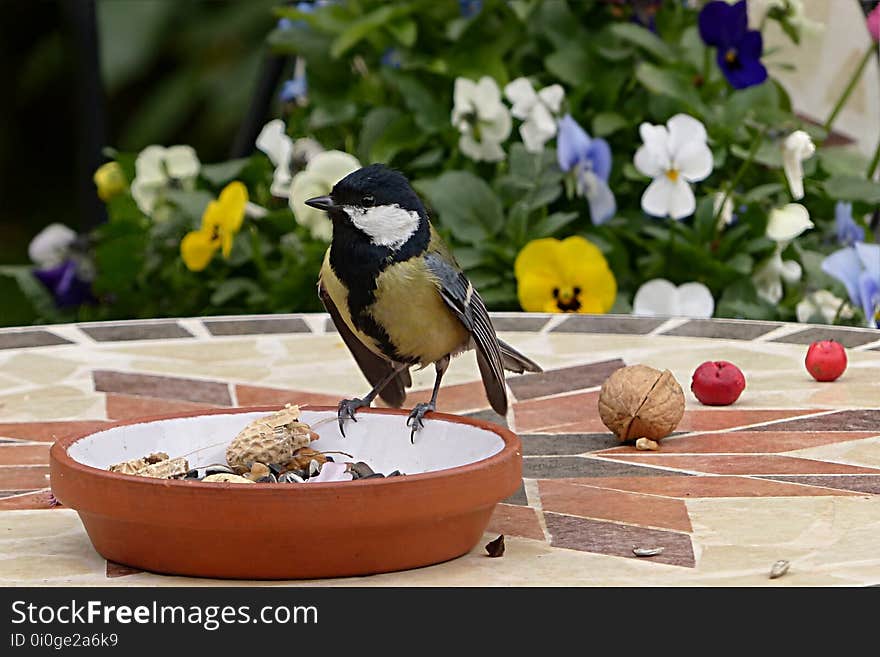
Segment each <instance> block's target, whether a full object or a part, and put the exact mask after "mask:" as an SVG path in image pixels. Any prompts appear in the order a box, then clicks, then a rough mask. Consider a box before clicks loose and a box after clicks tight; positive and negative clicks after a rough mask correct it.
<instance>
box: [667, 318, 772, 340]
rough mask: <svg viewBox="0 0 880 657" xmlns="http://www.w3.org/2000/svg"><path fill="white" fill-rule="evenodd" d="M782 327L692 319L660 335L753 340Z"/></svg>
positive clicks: (761, 323)
mask: <svg viewBox="0 0 880 657" xmlns="http://www.w3.org/2000/svg"><path fill="white" fill-rule="evenodd" d="M780 326H782V324H781V323H778V322H747V321H740V322H735V321H734V322H725V321H722V320H717V319H692V320H690V321H688V322H685V323H684V324H681V325H679V326H676V327H675V328H672V329H670V330H668V331H664V332H663V333H661V334H660V335H676V336H682V337H691V338H720V339H724V340H754V339H755V338H758V337H760V336H762V335H764V334H765V333H769V332H770V331H772V330H774V329H777V328H779V327H780Z"/></svg>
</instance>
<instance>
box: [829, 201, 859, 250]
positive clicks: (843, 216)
mask: <svg viewBox="0 0 880 657" xmlns="http://www.w3.org/2000/svg"><path fill="white" fill-rule="evenodd" d="M834 226H835V229H836V231H837V241H838V242H840V243H841V244H843V245H844V246H852V245H853V244H855V243H856V242H861V241H863V240H864V239H865V229H864V228H862V227H861V226H859V225H858V224H857V223H856V222H855V219H853V213H852V203H844V202H843V201H838V202H837V205H835V206H834Z"/></svg>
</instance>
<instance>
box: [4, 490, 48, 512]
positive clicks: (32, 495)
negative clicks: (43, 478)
mask: <svg viewBox="0 0 880 657" xmlns="http://www.w3.org/2000/svg"><path fill="white" fill-rule="evenodd" d="M50 499H51V493H50V492H49V489H48V488H44V489H42V490H37V491H33V492H23V491H15V495H12V496H8V497H4V498H3V499H0V511H20V510H22V509H53V508H60V507H61V505H60V504H57V505H55V506H53V505H52V504H51V503H50Z"/></svg>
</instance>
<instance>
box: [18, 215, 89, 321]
mask: <svg viewBox="0 0 880 657" xmlns="http://www.w3.org/2000/svg"><path fill="white" fill-rule="evenodd" d="M78 241H79V240H78V238H77V234H76V232H74V231H73V230H72V229H70V228H68V227H67V226H65V225H64V224H59V223H53V224H49V225H48V226H46V227H45V228H44V229H43V230H41V231H40V232H39V233H37V235H36V236H35V237H34V239H32V240H31V243H30V244H29V245H28V255H29V256H30V259H31V261H33V263H34V264H35V265H36V266H37V267H36V268H35V269H34V270H33V275H34V277H35V278H36V279H37V280H39V281H40V282H41V283H42V284H43V285H44V286H45V287H46V289H48V290H49V292H51V293H52V296H53V297H54V298H55V304H56V305H57V306H58V307H59V308H70V307H74V306H78V305H80V304H82V303H85V302H86V301H91V300H92V299H93V297H92V293H91V282H90V280H91V278H92V272H91V269H92V268H91V266H90V265H87V263H86V261H85V259H84V258H83V254H82V253H79V252H80V251H83V250H84V249H83V248H82V246H81V245H80V247H79V248H77V244H78Z"/></svg>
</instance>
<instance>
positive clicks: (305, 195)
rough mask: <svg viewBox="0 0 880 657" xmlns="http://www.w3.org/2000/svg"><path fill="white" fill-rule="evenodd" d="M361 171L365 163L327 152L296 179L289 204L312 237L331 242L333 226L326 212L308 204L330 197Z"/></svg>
mask: <svg viewBox="0 0 880 657" xmlns="http://www.w3.org/2000/svg"><path fill="white" fill-rule="evenodd" d="M360 168H361V163H360V162H359V161H358V159H357V158H356V157H354V156H353V155H349V154H348V153H343V152H342V151H324V152H323V153H318V154H317V155H315V156H314V157H313V158H312V159H311V160H310V161H309V163H308V164H307V165H306V168H305V169H303V170H302V171H300V172H299V173H297V174H296V175H295V176H294V177H293V181H292V182H291V186H290V198H289V199H288V203H289V204H290V207H291V209H293V215H294V217H295V218H296V222H297V223H298V224H300V225H301V226H306V227H307V228H308V229H309V231H310V232H311V234H312V237H315V238H316V239H321V240H324V241H327V242H329V241H330V238H331V237H332V236H333V225H332V224H331V223H330V219H329V218H328V217H327V213H326V212H324V211H323V210H318V209H317V208H312V207H309V206H308V205H306V201H307V200H309V199H310V198H313V197H315V196H326V195H327V194H329V193H330V190H332V189H333V186H334V185H335V184H336V183H338V182H339V181H340V180H342V179H343V178H345V176H347V175H348V174H350V173H351V172H352V171H357V170H358V169H360Z"/></svg>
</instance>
